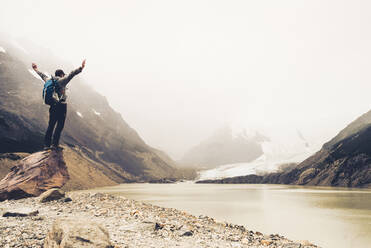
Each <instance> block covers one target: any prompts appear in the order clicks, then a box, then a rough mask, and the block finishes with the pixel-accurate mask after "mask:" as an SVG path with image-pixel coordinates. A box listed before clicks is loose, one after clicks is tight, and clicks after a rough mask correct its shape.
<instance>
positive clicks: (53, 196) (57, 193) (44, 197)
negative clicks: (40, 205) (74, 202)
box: [40, 188, 65, 202]
mask: <svg viewBox="0 0 371 248" xmlns="http://www.w3.org/2000/svg"><path fill="white" fill-rule="evenodd" d="M64 196H65V193H64V191H63V190H61V189H56V188H55V189H49V190H48V191H45V192H44V193H42V194H41V195H40V202H49V201H55V200H59V199H62V198H64Z"/></svg>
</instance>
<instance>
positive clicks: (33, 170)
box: [0, 150, 69, 201]
mask: <svg viewBox="0 0 371 248" xmlns="http://www.w3.org/2000/svg"><path fill="white" fill-rule="evenodd" d="M68 179H69V175H68V171H67V167H66V164H65V162H64V159H63V152H62V151H56V150H50V151H42V152H37V153H34V154H31V155H30V156H28V157H26V158H24V159H22V160H21V161H20V162H19V164H18V165H16V166H14V167H13V168H11V172H10V173H9V174H8V175H6V176H5V178H3V180H1V181H0V201H3V200H7V199H20V198H25V197H30V196H39V195H40V194H41V193H43V192H44V191H46V190H48V189H51V188H60V187H62V186H63V185H64V184H65V183H66V182H67V181H68Z"/></svg>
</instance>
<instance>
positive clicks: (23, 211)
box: [1, 208, 39, 217]
mask: <svg viewBox="0 0 371 248" xmlns="http://www.w3.org/2000/svg"><path fill="white" fill-rule="evenodd" d="M38 214H39V210H35V209H29V208H20V209H13V210H6V211H4V212H3V213H2V214H1V215H2V216H3V217H27V216H36V215H38Z"/></svg>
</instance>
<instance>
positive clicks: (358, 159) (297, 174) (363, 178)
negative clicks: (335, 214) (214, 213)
mask: <svg viewBox="0 0 371 248" xmlns="http://www.w3.org/2000/svg"><path fill="white" fill-rule="evenodd" d="M199 183H264V184H268V183H272V184H298V185H320V186H342V187H371V111H369V112H367V113H365V114H363V115H362V116H361V117H359V118H358V119H356V120H355V121H353V122H352V123H350V124H349V125H348V126H347V127H346V128H345V129H343V130H342V131H341V132H340V133H339V134H338V135H336V136H335V137H334V138H333V139H331V140H330V141H329V142H327V143H325V144H324V145H323V146H322V149H321V150H320V151H318V152H317V153H315V154H314V155H313V156H310V157H309V158H307V159H305V160H304V161H303V162H301V163H299V164H298V165H297V166H290V167H289V168H287V169H285V170H284V171H281V172H276V173H268V174H265V175H246V176H237V177H230V178H224V179H217V180H202V181H199Z"/></svg>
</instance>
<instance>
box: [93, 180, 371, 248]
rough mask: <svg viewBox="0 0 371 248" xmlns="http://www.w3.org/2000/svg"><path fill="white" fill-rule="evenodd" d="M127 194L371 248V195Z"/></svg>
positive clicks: (211, 187) (231, 188)
mask: <svg viewBox="0 0 371 248" xmlns="http://www.w3.org/2000/svg"><path fill="white" fill-rule="evenodd" d="M89 191H90V192H104V193H111V194H118V195H123V196H125V197H127V198H130V199H135V200H141V201H146V202H149V203H152V204H156V205H159V206H163V207H170V208H177V209H180V210H184V211H187V212H189V213H191V214H193V215H201V214H202V215H207V216H210V217H213V218H215V219H217V220H218V221H227V222H229V223H234V224H240V225H244V226H245V227H246V228H248V229H249V230H253V231H260V232H263V233H264V234H275V233H278V234H280V235H283V236H285V237H287V238H289V239H292V240H308V241H310V242H312V243H314V244H317V245H319V246H321V247H324V248H325V247H329V248H350V247H354V248H369V247H371V190H370V189H348V188H335V187H305V186H287V185H254V184H194V183H178V184H121V185H118V186H114V187H104V188H98V189H93V190H89Z"/></svg>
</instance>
